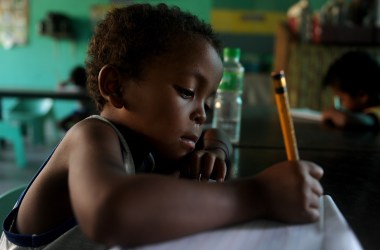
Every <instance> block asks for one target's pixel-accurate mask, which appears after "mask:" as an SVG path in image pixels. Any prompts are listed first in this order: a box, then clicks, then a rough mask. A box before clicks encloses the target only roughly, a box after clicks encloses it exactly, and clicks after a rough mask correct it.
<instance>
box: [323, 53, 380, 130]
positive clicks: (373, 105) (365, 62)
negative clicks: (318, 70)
mask: <svg viewBox="0 0 380 250" xmlns="http://www.w3.org/2000/svg"><path fill="white" fill-rule="evenodd" d="M323 84H324V86H329V87H331V88H332V90H333V92H334V94H335V95H336V96H337V97H338V98H339V99H340V103H341V106H342V108H330V109H327V110H325V111H324V112H323V113H322V116H323V120H324V121H325V122H327V123H330V124H332V125H334V126H336V127H338V128H366V129H376V130H377V129H378V128H379V118H380V66H379V64H378V61H377V60H376V58H374V57H372V56H371V55H370V54H368V53H366V52H364V51H349V52H346V53H345V54H343V55H342V56H341V57H340V58H338V59H337V60H336V61H334V62H333V63H332V64H331V66H330V68H329V69H328V71H327V73H326V75H325V77H324V80H323Z"/></svg>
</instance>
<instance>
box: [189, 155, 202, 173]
mask: <svg viewBox="0 0 380 250" xmlns="http://www.w3.org/2000/svg"><path fill="white" fill-rule="evenodd" d="M200 157H201V155H200V153H199V152H194V153H193V154H192V155H191V158H190V165H189V166H188V172H189V178H192V179H199V175H200V169H201V162H200Z"/></svg>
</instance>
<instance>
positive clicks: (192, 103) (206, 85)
mask: <svg viewBox="0 0 380 250" xmlns="http://www.w3.org/2000/svg"><path fill="white" fill-rule="evenodd" d="M171 51H172V52H171V53H167V54H165V55H163V56H159V57H158V58H156V59H155V60H154V61H153V62H152V63H149V65H148V66H146V67H145V70H144V71H143V73H142V77H141V79H139V80H136V81H133V82H126V83H124V87H123V99H124V102H125V104H126V106H125V109H126V110H127V112H125V117H124V118H123V123H124V124H125V125H126V126H128V127H129V128H131V129H132V130H134V131H136V132H137V133H139V134H142V135H143V137H144V138H145V139H146V142H147V143H148V144H149V146H150V147H151V148H152V150H154V153H156V154H158V155H159V156H160V157H163V158H164V159H168V160H176V159H179V158H180V157H182V156H184V155H186V154H188V153H189V152H191V151H193V150H194V147H195V143H196V141H197V140H198V138H199V136H200V135H201V132H202V125H203V124H204V122H205V121H206V111H205V107H206V106H207V105H208V106H211V105H212V103H211V101H212V97H213V94H214V93H215V91H216V89H217V87H218V85H219V81H220V79H221V76H222V69H223V65H222V62H221V60H220V57H219V55H218V54H217V52H216V51H215V49H214V48H213V47H212V46H211V45H210V44H209V43H208V42H206V41H205V40H203V39H199V38H198V39H194V40H192V41H189V39H187V40H186V39H184V40H182V41H180V42H178V43H176V45H175V46H174V48H173V49H172V50H171Z"/></svg>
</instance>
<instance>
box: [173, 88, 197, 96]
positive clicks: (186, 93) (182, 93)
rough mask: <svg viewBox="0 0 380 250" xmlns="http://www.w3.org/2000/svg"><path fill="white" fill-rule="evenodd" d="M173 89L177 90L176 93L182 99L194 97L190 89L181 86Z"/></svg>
mask: <svg viewBox="0 0 380 250" xmlns="http://www.w3.org/2000/svg"><path fill="white" fill-rule="evenodd" d="M175 89H176V90H177V92H178V94H179V95H180V96H181V97H182V98H184V99H190V98H193V97H194V91H192V90H190V89H186V88H182V87H179V86H176V88H175Z"/></svg>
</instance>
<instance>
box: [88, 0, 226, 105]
mask: <svg viewBox="0 0 380 250" xmlns="http://www.w3.org/2000/svg"><path fill="white" fill-rule="evenodd" d="M179 35H181V36H185V37H189V38H190V37H193V36H200V37H202V38H204V39H205V40H206V41H208V42H209V43H210V44H211V45H212V46H213V47H214V48H215V50H216V51H217V53H218V54H219V55H220V52H221V42H220V40H219V38H218V37H217V35H216V33H215V32H214V31H213V30H212V28H211V26H210V25H209V24H206V23H205V22H204V21H202V20H200V19H198V18H197V17H196V16H195V15H193V14H191V13H188V12H184V11H182V10H181V9H179V8H178V7H175V6H173V7H169V6H167V5H165V4H158V5H156V6H153V5H150V4H134V5H130V6H127V7H121V8H115V9H113V10H112V11H110V12H109V13H108V14H107V16H106V18H105V19H104V20H103V21H101V22H100V23H99V24H98V26H97V28H96V30H95V33H94V35H93V37H92V39H91V41H90V44H89V48H88V53H87V54H88V55H87V60H86V68H87V69H86V70H87V89H88V91H89V93H90V95H91V97H92V98H93V100H94V102H95V103H96V106H97V109H98V110H99V111H101V110H102V109H103V107H104V105H105V103H106V100H105V99H104V98H103V97H102V96H101V94H100V92H99V87H98V74H99V72H100V70H101V68H102V67H103V66H104V65H107V64H111V65H113V66H115V67H116V68H118V69H119V70H121V71H122V72H123V73H124V74H126V75H127V76H128V77H130V78H135V79H136V78H138V77H139V76H140V75H141V73H142V70H143V69H144V65H147V64H148V63H149V62H150V61H151V60H152V59H153V58H154V57H156V56H159V55H162V54H164V53H165V52H167V51H169V50H170V49H171V46H172V45H173V43H170V41H173V38H174V37H177V36H179Z"/></svg>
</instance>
